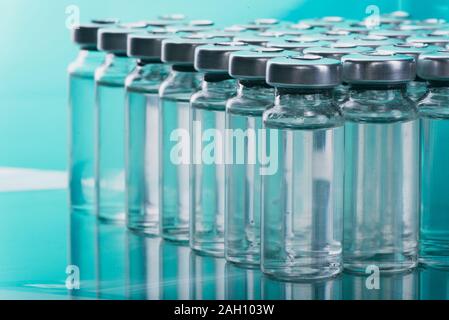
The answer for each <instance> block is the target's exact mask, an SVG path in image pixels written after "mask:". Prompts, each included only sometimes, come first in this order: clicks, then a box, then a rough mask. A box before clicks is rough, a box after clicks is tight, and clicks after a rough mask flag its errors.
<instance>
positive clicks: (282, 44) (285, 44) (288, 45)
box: [267, 39, 331, 52]
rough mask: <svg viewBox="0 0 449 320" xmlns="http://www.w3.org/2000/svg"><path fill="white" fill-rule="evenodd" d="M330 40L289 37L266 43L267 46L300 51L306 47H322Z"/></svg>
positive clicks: (328, 43)
mask: <svg viewBox="0 0 449 320" xmlns="http://www.w3.org/2000/svg"><path fill="white" fill-rule="evenodd" d="M330 44H331V42H329V41H320V40H315V39H309V40H301V41H296V40H295V39H290V40H289V41H279V40H278V41H270V42H269V43H267V47H269V48H281V49H284V50H294V51H300V52H302V51H303V50H304V49H306V48H311V47H323V46H327V45H330Z"/></svg>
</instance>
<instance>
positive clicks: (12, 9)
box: [0, 0, 449, 170]
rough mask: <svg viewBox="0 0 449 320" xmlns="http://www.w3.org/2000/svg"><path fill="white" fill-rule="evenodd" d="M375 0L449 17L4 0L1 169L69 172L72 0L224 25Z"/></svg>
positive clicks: (134, 16)
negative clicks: (374, 8) (373, 9)
mask: <svg viewBox="0 0 449 320" xmlns="http://www.w3.org/2000/svg"><path fill="white" fill-rule="evenodd" d="M370 4H375V5H378V6H379V8H380V10H381V12H390V11H393V10H398V9H403V10H407V11H409V12H411V13H412V14H413V16H414V18H424V17H430V16H438V17H440V18H449V17H448V11H449V9H448V7H449V2H448V1H447V0H430V1H420V0H339V1H335V0H277V1H276V0H238V1H237V0H228V1H224V0H220V1H219V0H207V1H206V0H189V1H187V0H164V1H162V0H150V1H149V0H129V1H119V0H109V1H107V0H96V1H92V0H40V1H36V0H2V1H0V30H2V35H1V39H2V49H1V50H0V72H1V76H2V82H1V86H0V167H5V166H8V167H28V168H42V169H58V170H63V169H64V168H65V166H66V162H67V160H66V159H67V147H66V143H67V135H66V132H67V128H66V127H67V126H66V123H67V105H66V100H67V99H66V96H67V86H66V85H67V83H66V82H67V81H66V68H67V65H68V64H69V63H70V62H71V61H72V60H73V59H74V58H75V56H76V48H75V46H74V45H73V44H72V43H71V41H70V32H69V30H68V29H67V28H66V27H65V22H66V19H67V14H66V8H67V6H69V5H76V6H78V7H79V9H80V14H81V21H87V20H89V19H90V18H91V17H118V18H120V19H121V20H123V21H132V20H140V19H151V18H154V17H155V16H157V15H158V14H163V13H180V12H181V13H185V14H187V15H188V16H189V17H190V18H192V19H205V18H207V19H213V20H215V21H216V22H217V23H218V24H219V25H221V26H223V25H230V24H233V23H244V22H247V21H248V20H251V19H254V18H258V17H273V18H282V19H287V20H292V21H296V20H298V19H301V18H310V17H318V16H324V15H341V16H345V17H349V18H362V17H364V16H365V8H366V7H367V6H368V5H370Z"/></svg>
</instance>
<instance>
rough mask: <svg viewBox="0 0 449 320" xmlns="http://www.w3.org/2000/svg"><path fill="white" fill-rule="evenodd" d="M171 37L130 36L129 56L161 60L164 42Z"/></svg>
mask: <svg viewBox="0 0 449 320" xmlns="http://www.w3.org/2000/svg"><path fill="white" fill-rule="evenodd" d="M170 37H171V35H170V34H165V35H164V34H158V35H156V34H148V33H137V34H130V35H128V51H127V55H128V56H129V57H133V58H137V59H148V60H161V55H162V41H164V40H165V39H169V38H170Z"/></svg>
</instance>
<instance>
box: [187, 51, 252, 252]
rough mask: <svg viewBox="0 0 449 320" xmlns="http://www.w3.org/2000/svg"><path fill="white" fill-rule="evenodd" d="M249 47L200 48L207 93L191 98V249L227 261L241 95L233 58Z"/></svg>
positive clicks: (200, 68) (199, 64) (198, 59)
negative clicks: (229, 184) (232, 146)
mask: <svg viewBox="0 0 449 320" xmlns="http://www.w3.org/2000/svg"><path fill="white" fill-rule="evenodd" d="M247 47H248V46H247V45H245V44H244V43H240V42H223V43H218V44H211V45H206V46H201V47H198V48H197V49H196V53H195V68H196V69H197V70H198V71H200V72H201V73H202V74H203V75H204V77H203V81H202V86H201V90H200V91H199V92H197V93H195V94H194V95H193V96H192V98H191V100H190V107H191V120H192V124H191V125H192V129H191V150H192V152H191V153H192V154H191V163H192V166H191V169H192V172H191V177H192V187H191V188H192V189H191V208H192V209H191V215H190V221H191V225H190V247H191V248H192V249H193V250H195V251H198V252H200V253H203V254H208V255H213V256H217V257H224V223H225V218H224V214H225V159H224V136H225V115H226V113H225V111H226V102H227V100H228V99H229V98H231V96H232V95H234V94H235V91H236V81H235V80H234V79H232V78H231V77H230V76H229V73H228V65H229V54H230V53H231V52H234V51H239V50H242V49H244V48H247Z"/></svg>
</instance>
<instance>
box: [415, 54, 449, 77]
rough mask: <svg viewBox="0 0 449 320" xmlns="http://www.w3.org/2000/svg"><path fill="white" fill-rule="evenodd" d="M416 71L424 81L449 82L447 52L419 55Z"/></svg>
mask: <svg viewBox="0 0 449 320" xmlns="http://www.w3.org/2000/svg"><path fill="white" fill-rule="evenodd" d="M417 71H418V76H419V77H421V78H422V79H425V80H434V81H438V80H439V81H449V50H440V51H439V52H428V53H423V54H421V55H420V56H419V59H418V66H417Z"/></svg>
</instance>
